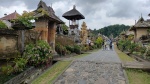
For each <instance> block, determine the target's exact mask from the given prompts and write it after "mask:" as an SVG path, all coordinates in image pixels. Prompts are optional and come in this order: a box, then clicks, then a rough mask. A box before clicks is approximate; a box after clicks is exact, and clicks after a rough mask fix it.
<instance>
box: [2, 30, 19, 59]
mask: <svg viewBox="0 0 150 84" xmlns="http://www.w3.org/2000/svg"><path fill="white" fill-rule="evenodd" d="M17 40H18V33H17V31H14V30H9V29H1V30H0V59H5V58H7V57H16V56H17V55H18V46H17V44H18V41H17Z"/></svg>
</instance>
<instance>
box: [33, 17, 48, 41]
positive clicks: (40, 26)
mask: <svg viewBox="0 0 150 84" xmlns="http://www.w3.org/2000/svg"><path fill="white" fill-rule="evenodd" d="M35 23H36V27H35V31H38V32H40V36H39V39H40V40H44V41H46V42H47V38H48V20H47V19H44V18H39V19H38V20H36V22H35Z"/></svg>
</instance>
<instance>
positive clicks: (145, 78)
mask: <svg viewBox="0 0 150 84" xmlns="http://www.w3.org/2000/svg"><path fill="white" fill-rule="evenodd" d="M115 51H116V52H117V54H118V56H119V58H120V59H121V60H122V61H123V62H134V59H133V58H131V57H129V56H128V55H126V54H125V53H123V52H121V51H120V50H118V48H117V46H116V45H115ZM125 71H126V73H127V76H128V80H129V84H150V73H148V72H144V71H142V70H137V69H125Z"/></svg>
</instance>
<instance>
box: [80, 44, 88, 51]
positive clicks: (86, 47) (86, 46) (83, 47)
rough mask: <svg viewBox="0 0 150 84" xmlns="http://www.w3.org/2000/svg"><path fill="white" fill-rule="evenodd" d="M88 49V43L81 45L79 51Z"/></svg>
mask: <svg viewBox="0 0 150 84" xmlns="http://www.w3.org/2000/svg"><path fill="white" fill-rule="evenodd" d="M88 50H89V46H88V45H83V46H81V51H88Z"/></svg>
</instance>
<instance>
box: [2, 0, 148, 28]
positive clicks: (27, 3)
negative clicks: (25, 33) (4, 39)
mask: <svg viewBox="0 0 150 84" xmlns="http://www.w3.org/2000/svg"><path fill="white" fill-rule="evenodd" d="M39 1H40V0H0V17H3V16H4V14H5V13H7V14H10V13H12V12H14V11H15V10H16V11H17V12H18V13H20V14H21V13H22V12H23V11H24V10H26V11H32V10H35V9H36V8H37V5H38V3H39ZM43 1H44V2H45V3H46V4H47V5H48V6H51V5H52V7H53V9H54V11H55V14H56V15H57V16H58V17H59V18H60V19H62V20H63V21H64V22H66V24H67V25H68V24H69V22H68V21H67V20H66V19H64V18H63V17H62V15H63V14H64V13H65V12H67V11H69V10H71V9H72V8H73V5H76V9H77V10H78V11H80V13H82V14H83V15H84V16H85V19H84V20H81V21H80V25H81V23H82V22H83V21H85V22H86V23H87V26H88V28H91V29H95V28H96V29H99V28H102V27H104V26H108V25H113V24H125V25H133V24H134V23H135V20H138V19H139V17H140V16H141V13H142V16H143V17H144V19H150V17H148V14H149V13H150V0H43Z"/></svg>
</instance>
